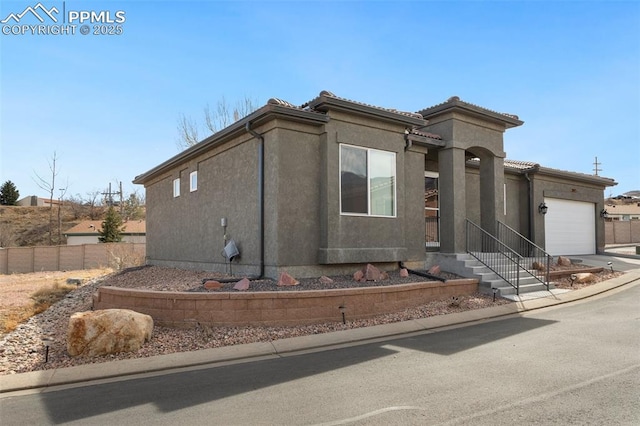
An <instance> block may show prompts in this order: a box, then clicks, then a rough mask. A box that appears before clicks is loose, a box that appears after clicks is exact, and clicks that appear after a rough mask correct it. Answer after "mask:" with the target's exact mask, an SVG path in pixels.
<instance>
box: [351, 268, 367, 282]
mask: <svg viewBox="0 0 640 426" xmlns="http://www.w3.org/2000/svg"><path fill="white" fill-rule="evenodd" d="M353 280H354V281H358V282H362V281H366V279H365V277H364V272H363V271H362V269H358V270H357V271H356V272H355V273H354V274H353Z"/></svg>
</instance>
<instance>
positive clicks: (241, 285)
mask: <svg viewBox="0 0 640 426" xmlns="http://www.w3.org/2000/svg"><path fill="white" fill-rule="evenodd" d="M250 282H251V281H249V278H247V277H245V278H243V279H241V280H240V281H238V282H237V283H236V285H234V286H233V289H234V290H239V291H245V290H249V283H250Z"/></svg>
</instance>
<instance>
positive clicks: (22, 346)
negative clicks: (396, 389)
mask: <svg viewBox="0 0 640 426" xmlns="http://www.w3.org/2000/svg"><path fill="white" fill-rule="evenodd" d="M389 275H390V278H389V280H387V281H381V282H377V283H373V282H367V283H366V285H367V286H370V285H394V284H398V283H409V282H424V281H428V279H427V278H424V277H420V276H417V275H412V274H411V275H409V277H407V278H401V277H400V276H399V274H398V273H397V272H392V273H390V274H389ZM442 276H443V277H444V278H453V277H454V276H452V275H450V274H442ZM606 276H607V277H608V278H602V277H600V276H599V277H598V280H599V281H600V280H602V279H609V278H610V277H611V276H609V275H608V274H607V275H606ZM216 277H217V278H222V277H221V276H219V275H218V276H216V275H213V274H211V273H210V272H195V271H185V270H179V269H172V268H161V267H140V268H132V269H128V270H125V271H123V272H120V273H114V274H109V275H107V276H105V277H101V278H97V279H93V280H91V281H88V282H86V283H84V284H83V285H81V286H79V287H78V288H77V289H76V290H74V291H72V292H70V293H69V294H67V296H66V297H65V298H64V299H62V300H61V301H59V302H57V303H56V304H54V305H53V306H51V307H50V308H49V309H47V310H46V311H44V312H42V313H40V314H38V315H36V316H34V317H32V318H30V319H29V320H28V321H27V322H25V323H23V324H21V325H19V326H18V327H17V328H16V329H15V330H14V331H13V332H11V333H8V334H6V335H4V336H0V375H7V374H15V373H22V372H28V371H38V370H47V369H54V368H61V367H70V366H74V365H81V364H89V363H101V362H108V361H113V360H119V359H132V358H143V357H149V356H154V355H162V354H170V353H176V352H185V351H194V350H199V349H207V348H215V347H222V346H230V345H238V344H244V343H253V342H268V341H273V340H277V339H283V338H288V337H296V336H304V335H309V334H320V333H327V332H331V331H338V330H348V329H353V328H359V327H368V326H372V325H378V324H386V323H392V322H398V321H406V320H410V319H416V318H425V317H429V316H434V315H444V314H449V313H454V312H462V311H466V310H470V309H480V308H484V307H489V306H494V305H501V304H506V303H512V302H511V301H509V300H506V299H501V298H498V299H497V300H496V301H495V302H494V301H493V300H492V297H489V296H485V295H481V294H475V295H472V296H463V297H460V298H459V299H458V300H455V301H454V300H439V301H434V302H431V303H428V304H426V305H422V306H419V307H416V308H412V309H406V310H403V311H400V312H396V313H393V314H387V315H380V316H377V317H374V318H369V319H363V320H352V321H347V323H346V324H342V322H335V323H322V324H314V325H304V326H289V327H253V326H251V327H199V328H193V329H172V328H167V327H157V326H156V327H154V331H153V333H154V334H153V337H152V339H151V341H150V342H148V343H146V344H145V345H144V346H143V347H142V348H141V349H140V350H139V351H137V352H133V353H120V354H114V355H109V356H103V357H97V358H86V357H75V358H74V357H70V356H69V355H67V353H66V331H67V325H68V322H69V317H70V316H71V315H72V314H73V313H75V312H82V311H88V310H90V309H91V296H92V294H93V293H94V292H95V291H96V289H97V288H98V287H100V286H116V287H125V288H144V289H151V290H159V291H207V290H206V289H204V287H203V285H202V281H203V280H204V279H208V278H216ZM331 278H332V279H333V281H334V282H333V283H331V284H324V283H322V282H321V281H320V280H319V279H300V280H299V281H300V285H299V286H294V287H287V288H282V287H278V286H277V285H276V283H275V281H271V280H263V281H260V282H257V281H254V282H252V284H251V286H250V289H249V291H282V290H295V291H303V290H305V289H307V290H309V289H329V288H348V287H356V286H363V285H364V284H363V283H358V282H354V281H353V280H352V278H351V277H350V276H339V277H331ZM233 285H234V284H233V283H228V284H225V288H223V289H222V290H216V291H233V290H230V288H232V286H233ZM45 336H46V337H49V338H51V339H53V343H52V344H51V346H50V348H49V355H48V361H47V362H46V363H45V350H44V345H43V343H42V338H43V337H45Z"/></svg>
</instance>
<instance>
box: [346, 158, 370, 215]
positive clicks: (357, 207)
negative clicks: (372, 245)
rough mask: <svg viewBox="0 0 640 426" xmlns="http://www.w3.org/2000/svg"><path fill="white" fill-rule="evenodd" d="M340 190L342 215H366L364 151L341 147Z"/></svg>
mask: <svg viewBox="0 0 640 426" xmlns="http://www.w3.org/2000/svg"><path fill="white" fill-rule="evenodd" d="M340 190H341V202H342V213H360V214H368V212H369V207H368V198H367V151H366V150H364V149H361V148H354V147H350V146H342V148H341V150H340Z"/></svg>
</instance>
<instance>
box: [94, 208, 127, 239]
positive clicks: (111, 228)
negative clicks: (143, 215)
mask: <svg viewBox="0 0 640 426" xmlns="http://www.w3.org/2000/svg"><path fill="white" fill-rule="evenodd" d="M123 231H124V227H123V226H122V217H121V216H120V213H118V212H117V211H116V209H115V208H113V206H109V209H108V210H107V215H106V217H105V219H104V221H103V222H102V229H101V230H100V231H98V233H99V234H100V236H99V237H98V241H100V242H101V243H119V242H120V241H122V232H123Z"/></svg>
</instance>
